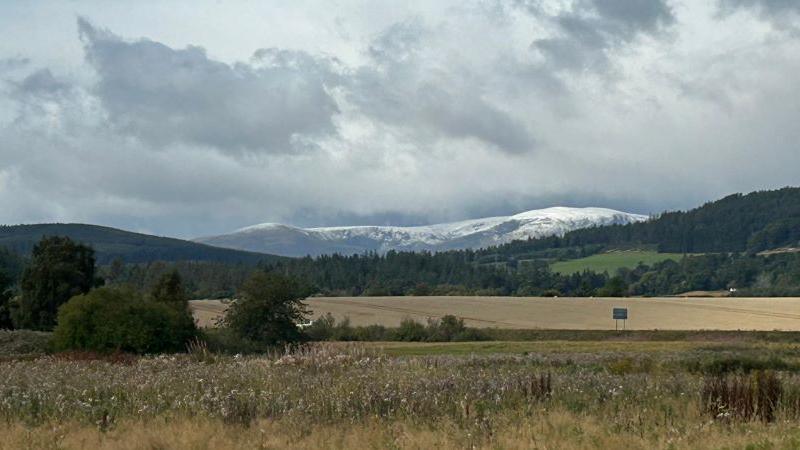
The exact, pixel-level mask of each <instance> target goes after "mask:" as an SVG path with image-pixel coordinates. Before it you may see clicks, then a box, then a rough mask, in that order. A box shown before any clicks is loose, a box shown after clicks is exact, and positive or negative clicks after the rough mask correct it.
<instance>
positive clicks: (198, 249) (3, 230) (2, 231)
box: [0, 223, 280, 264]
mask: <svg viewBox="0 0 800 450" xmlns="http://www.w3.org/2000/svg"><path fill="white" fill-rule="evenodd" d="M45 236H66V237H69V238H70V239H73V240H75V241H78V242H81V243H83V244H87V245H91V246H92V248H94V250H95V256H96V258H97V262H98V264H107V263H109V262H111V261H113V260H115V259H120V260H122V261H123V262H126V263H147V262H154V261H184V260H188V261H215V262H228V263H248V264H256V263H258V262H260V261H275V260H277V259H280V257H278V256H275V255H267V254H261V253H257V252H247V251H242V250H235V249H227V248H219V247H213V246H210V245H206V244H201V243H197V242H192V241H187V240H183V239H178V238H171V237H164V236H154V235H149V234H144V233H137V232H133V231H126V230H121V229H118V228H112V227H107V226H102V225H92V224H82V223H40V224H25V225H0V247H5V248H7V249H9V250H11V251H13V252H15V253H18V254H21V255H26V254H28V253H30V251H31V249H32V248H33V246H34V245H35V244H36V243H37V242H38V241H39V240H40V239H41V238H42V237H45Z"/></svg>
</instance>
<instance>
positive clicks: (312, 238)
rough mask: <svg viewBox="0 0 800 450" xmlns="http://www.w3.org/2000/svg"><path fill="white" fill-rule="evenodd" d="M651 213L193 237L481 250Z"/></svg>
mask: <svg viewBox="0 0 800 450" xmlns="http://www.w3.org/2000/svg"><path fill="white" fill-rule="evenodd" d="M644 220H647V216H643V215H639V214H630V213H625V212H621V211H615V210H613V209H606V208H566V207H553V208H546V209H536V210H532V211H527V212H523V213H519V214H515V215H513V216H502V217H487V218H484V219H474V220H465V221H461V222H452V223H441V224H435V225H424V226H415V227H395V226H371V225H368V226H347V227H323V228H298V227H292V226H289V225H282V224H278V223H262V224H259V225H253V226H249V227H246V228H242V229H240V230H236V231H234V232H233V233H230V234H224V235H220V236H211V237H204V238H198V239H195V241H196V242H202V243H204V244H209V245H215V246H218V247H226V248H234V249H239V250H249V251H255V252H262V253H271V254H276V255H284V256H305V255H312V256H317V255H322V254H332V253H342V254H354V253H363V252H365V251H377V252H379V253H383V252H386V251H389V250H406V251H420V250H430V251H442V250H453V249H465V248H483V247H488V246H491V245H497V244H503V243H506V242H510V241H514V240H520V239H528V238H537V237H543V236H552V235H563V234H564V233H566V232H568V231H572V230H577V229H579V228H589V227H595V226H602V225H615V224H628V223H632V222H641V221H644Z"/></svg>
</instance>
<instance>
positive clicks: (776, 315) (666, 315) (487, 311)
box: [192, 297, 800, 331]
mask: <svg viewBox="0 0 800 450" xmlns="http://www.w3.org/2000/svg"><path fill="white" fill-rule="evenodd" d="M307 303H308V305H309V307H310V309H311V310H312V311H313V315H314V317H319V316H321V315H324V314H326V313H331V314H333V316H334V317H336V318H337V320H341V319H343V318H345V317H347V318H349V319H350V321H351V323H352V324H353V325H373V324H380V325H385V326H397V325H399V324H400V321H401V320H403V319H404V318H406V317H411V318H412V319H415V320H417V321H420V322H425V321H426V320H427V319H428V318H439V317H441V316H443V315H446V314H453V315H455V316H458V317H461V318H463V319H464V321H465V323H466V324H467V325H469V326H472V327H481V328H495V327H496V328H501V329H557V330H609V329H610V330H613V329H614V325H615V324H614V321H613V320H612V319H611V310H612V308H614V307H625V308H628V317H629V320H628V321H627V323H626V328H627V329H630V330H767V331H769V330H786V331H798V330H800V298H672V297H663V298H566V297H563V298H555V299H554V298H536V297H530V298H529V297H319V298H310V299H308V300H307ZM192 305H193V308H194V309H195V314H196V316H197V317H198V319H199V320H200V321H201V324H203V325H209V324H212V323H213V320H214V318H215V317H218V316H219V315H221V314H222V311H223V310H224V308H225V305H223V304H222V303H220V302H218V301H213V300H202V301H193V302H192ZM619 325H620V327H622V323H620V324H619Z"/></svg>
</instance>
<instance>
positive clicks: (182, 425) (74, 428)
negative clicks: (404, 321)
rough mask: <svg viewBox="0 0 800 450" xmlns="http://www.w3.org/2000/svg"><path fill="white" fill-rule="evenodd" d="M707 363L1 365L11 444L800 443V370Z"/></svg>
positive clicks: (299, 359) (521, 360)
mask: <svg viewBox="0 0 800 450" xmlns="http://www.w3.org/2000/svg"><path fill="white" fill-rule="evenodd" d="M718 351H719V350H718ZM727 351H729V352H733V351H734V350H727ZM781 351H782V352H791V351H793V350H791V349H788V348H786V349H783V348H782V350H781ZM733 356H735V355H733ZM697 357H698V355H697V354H694V353H691V352H689V353H686V352H675V353H665V352H661V353H659V356H658V359H654V358H653V357H652V356H650V355H648V354H644V353H631V352H624V351H617V350H615V351H612V352H605V353H603V352H594V353H585V352H584V353H582V352H564V353H559V352H547V353H535V352H534V353H529V354H525V355H520V354H517V355H484V356H477V355H471V356H465V357H453V356H446V355H438V356H422V357H387V356H385V355H384V354H382V353H381V352H380V351H378V350H376V349H375V348H369V347H363V346H358V345H343V344H326V345H314V346H309V347H303V348H299V349H294V350H291V351H288V352H285V353H279V354H273V355H267V356H261V357H227V356H221V355H213V354H209V353H208V352H207V351H205V350H203V349H199V350H196V351H195V352H194V353H191V354H188V355H180V356H177V355H176V356H159V357H145V358H121V357H111V358H102V359H97V358H95V357H93V355H90V354H69V355H57V356H48V357H41V358H37V359H23V360H12V361H7V362H4V363H2V364H0V433H2V436H3V439H0V449H2V448H14V449H16V448H54V449H55V448H98V449H102V448H151V449H158V448H170V449H172V448H177V449H181V448H192V449H204V448H220V449H227V448H445V449H447V448H559V449H560V448H642V449H645V448H647V449H649V448H676V449H678V448H687V449H688V448H691V449H695V448H743V447H745V446H747V445H750V444H752V445H754V446H755V447H753V448H797V447H800V431H798V425H799V424H800V378H798V377H797V375H795V374H793V373H790V372H788V371H783V372H776V373H772V374H768V375H767V374H764V373H761V372H753V373H751V374H744V373H742V374H739V375H724V376H723V377H722V378H708V376H707V375H706V374H704V373H702V372H698V371H697V369H696V368H695V366H694V365H691V364H690V365H687V364H686V362H687V361H692V360H694V359H696V358H697ZM748 357H749V356H748ZM750 366H752V365H730V364H726V365H724V367H750ZM687 367H690V368H692V369H691V370H689V369H687ZM714 367H717V366H714ZM714 380H722V381H719V382H717V384H714V383H715V381H714ZM776 392H777V393H778V394H776ZM737 399H739V400H741V399H744V400H742V401H739V400H737ZM736 401H739V403H735V402H736ZM740 407H741V408H742V409H738V408H740ZM714 408H716V409H714ZM766 408H769V415H768V417H766V416H765V415H764V413H763V412H761V411H766ZM711 409H714V411H718V410H719V411H723V412H728V413H729V414H723V415H718V414H716V413H715V414H709V412H710V411H711ZM765 417H766V418H765ZM770 446H772V447H770Z"/></svg>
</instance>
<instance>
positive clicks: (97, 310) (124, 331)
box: [53, 288, 197, 353]
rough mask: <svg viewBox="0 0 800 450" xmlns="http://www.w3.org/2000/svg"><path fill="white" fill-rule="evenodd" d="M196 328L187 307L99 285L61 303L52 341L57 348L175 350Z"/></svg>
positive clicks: (140, 351) (126, 350) (143, 350)
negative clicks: (182, 308)
mask: <svg viewBox="0 0 800 450" xmlns="http://www.w3.org/2000/svg"><path fill="white" fill-rule="evenodd" d="M196 331H197V330H196V328H195V324H194V320H192V317H191V316H190V315H188V314H186V312H184V311H178V310H176V309H175V308H173V307H171V306H170V305H166V304H164V303H159V302H156V301H154V300H149V299H147V298H144V297H143V296H142V295H141V294H138V293H137V292H136V291H133V290H129V289H124V288H99V289H95V290H93V291H91V292H89V293H88V294H84V295H78V296H76V297H73V298H72V299H70V300H69V301H68V302H67V303H65V304H64V305H63V306H62V307H61V308H60V309H59V312H58V326H56V328H55V332H54V334H53V342H54V344H55V347H56V348H57V349H59V350H70V349H80V350H94V351H100V352H110V351H124V352H133V353H160V352H174V351H181V350H184V349H185V348H186V347H185V345H186V342H187V341H189V340H190V339H191V338H192V337H194V336H195V335H196Z"/></svg>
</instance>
